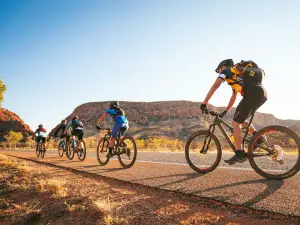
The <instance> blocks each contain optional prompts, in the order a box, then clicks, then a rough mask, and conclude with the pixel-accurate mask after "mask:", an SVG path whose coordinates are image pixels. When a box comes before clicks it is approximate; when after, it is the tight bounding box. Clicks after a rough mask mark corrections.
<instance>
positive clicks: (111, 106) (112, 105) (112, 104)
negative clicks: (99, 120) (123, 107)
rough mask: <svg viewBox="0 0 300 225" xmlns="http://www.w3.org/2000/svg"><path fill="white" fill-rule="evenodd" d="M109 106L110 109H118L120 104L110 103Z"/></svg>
mask: <svg viewBox="0 0 300 225" xmlns="http://www.w3.org/2000/svg"><path fill="white" fill-rule="evenodd" d="M109 106H110V108H113V107H119V106H120V104H119V102H118V101H112V102H110V104H109Z"/></svg>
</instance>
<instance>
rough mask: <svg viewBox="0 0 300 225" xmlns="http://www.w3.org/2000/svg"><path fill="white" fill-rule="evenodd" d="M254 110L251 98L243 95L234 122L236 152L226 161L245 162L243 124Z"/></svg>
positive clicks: (232, 162)
mask: <svg viewBox="0 0 300 225" xmlns="http://www.w3.org/2000/svg"><path fill="white" fill-rule="evenodd" d="M252 111H253V110H252V109H251V99H250V98H245V97H243V99H242V100H241V101H240V103H239V104H238V106H237V108H236V111H235V113H234V116H233V122H232V127H233V136H234V146H235V149H236V154H235V155H234V156H233V157H231V158H230V159H228V160H224V161H225V162H226V163H229V164H234V163H236V162H244V161H245V160H246V158H245V151H244V149H243V146H242V143H243V141H242V129H241V125H242V124H243V123H244V122H245V120H246V119H247V118H248V116H249V115H250V114H251V112H252Z"/></svg>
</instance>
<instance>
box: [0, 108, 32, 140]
mask: <svg viewBox="0 0 300 225" xmlns="http://www.w3.org/2000/svg"><path fill="white" fill-rule="evenodd" d="M9 131H14V132H21V133H22V134H23V135H25V136H27V135H29V134H32V133H33V132H32V130H31V129H30V127H29V126H28V125H27V124H25V123H24V121H23V120H22V119H21V118H20V117H19V116H18V115H17V114H15V113H13V112H11V111H9V110H7V109H4V108H0V141H1V140H3V139H1V137H2V138H3V136H4V135H6V134H7V133H8V132H9Z"/></svg>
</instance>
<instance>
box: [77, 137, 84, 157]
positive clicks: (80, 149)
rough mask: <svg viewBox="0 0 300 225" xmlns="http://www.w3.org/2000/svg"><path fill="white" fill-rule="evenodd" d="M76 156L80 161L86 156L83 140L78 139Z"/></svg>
mask: <svg viewBox="0 0 300 225" xmlns="http://www.w3.org/2000/svg"><path fill="white" fill-rule="evenodd" d="M77 156H78V159H79V160H80V161H83V160H84V159H85V157H86V147H85V142H84V140H81V141H79V143H78V151H77Z"/></svg>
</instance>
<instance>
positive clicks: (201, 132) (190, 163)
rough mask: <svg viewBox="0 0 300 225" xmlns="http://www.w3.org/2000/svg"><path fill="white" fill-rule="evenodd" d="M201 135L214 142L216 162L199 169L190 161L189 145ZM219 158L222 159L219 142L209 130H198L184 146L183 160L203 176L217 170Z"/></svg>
mask: <svg viewBox="0 0 300 225" xmlns="http://www.w3.org/2000/svg"><path fill="white" fill-rule="evenodd" d="M202 135H203V136H206V137H210V138H211V139H212V140H213V141H214V142H215V144H216V149H217V154H216V160H215V161H214V163H213V164H212V165H211V166H210V167H208V168H199V167H198V166H196V165H194V163H193V162H192V160H191V157H190V154H189V153H190V145H191V143H192V141H193V140H194V139H195V138H196V137H199V136H202ZM221 157H222V148H221V144H220V141H219V139H218V138H217V136H216V135H215V134H213V133H211V132H210V131H209V130H200V131H197V132H195V133H193V134H192V135H191V136H190V137H189V139H188V140H187V142H186V145H185V158H186V161H187V163H188V164H189V166H190V167H191V168H192V169H193V170H195V171H196V172H198V173H202V174H205V173H208V172H211V171H213V170H215V169H216V168H217V166H218V165H219V163H220V161H221Z"/></svg>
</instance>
